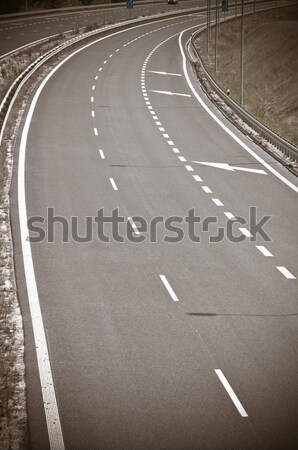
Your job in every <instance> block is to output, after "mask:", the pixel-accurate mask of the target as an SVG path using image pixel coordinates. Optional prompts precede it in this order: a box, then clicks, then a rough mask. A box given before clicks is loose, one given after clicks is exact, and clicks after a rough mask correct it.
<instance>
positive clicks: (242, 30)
mask: <svg viewBox="0 0 298 450" xmlns="http://www.w3.org/2000/svg"><path fill="white" fill-rule="evenodd" d="M243 3H244V0H241V50H240V105H241V106H242V105H243V60H244V6H243Z"/></svg>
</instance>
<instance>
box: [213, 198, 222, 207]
mask: <svg viewBox="0 0 298 450" xmlns="http://www.w3.org/2000/svg"><path fill="white" fill-rule="evenodd" d="M212 201H213V202H214V203H215V204H216V206H223V203H222V202H221V201H220V200H219V199H218V198H213V199H212Z"/></svg>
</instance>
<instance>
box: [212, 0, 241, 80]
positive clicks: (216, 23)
mask: <svg viewBox="0 0 298 450" xmlns="http://www.w3.org/2000/svg"><path fill="white" fill-rule="evenodd" d="M242 1H243V0H242ZM217 41H218V0H216V6H215V52H214V53H215V55H214V57H215V58H214V70H215V74H216V73H217Z"/></svg>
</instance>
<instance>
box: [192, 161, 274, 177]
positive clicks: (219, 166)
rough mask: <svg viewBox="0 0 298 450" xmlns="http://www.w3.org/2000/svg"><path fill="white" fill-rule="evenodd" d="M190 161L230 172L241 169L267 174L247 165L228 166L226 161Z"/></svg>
mask: <svg viewBox="0 0 298 450" xmlns="http://www.w3.org/2000/svg"><path fill="white" fill-rule="evenodd" d="M192 162H193V163H196V164H202V165H204V166H211V167H216V168H217V169H223V170H229V171H230V172H234V171H235V170H241V171H242V172H252V173H260V174H262V175H267V172H265V170H262V169H249V168H247V167H237V166H230V164H227V163H212V162H203V161H192Z"/></svg>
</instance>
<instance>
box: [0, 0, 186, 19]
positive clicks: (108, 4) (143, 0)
mask: <svg viewBox="0 0 298 450" xmlns="http://www.w3.org/2000/svg"><path fill="white" fill-rule="evenodd" d="M180 1H187V0H180ZM156 3H160V4H163V3H165V0H137V1H134V5H135V6H142V5H151V4H152V5H154V4H156ZM121 7H122V8H126V7H127V6H126V0H123V1H117V2H112V0H107V1H104V2H103V3H98V4H96V5H82V6H67V7H65V8H50V9H36V10H28V11H22V12H19V13H10V14H0V21H1V20H4V19H12V18H22V17H28V16H35V15H43V14H62V13H73V12H85V11H87V12H88V11H96V10H98V9H105V8H121Z"/></svg>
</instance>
